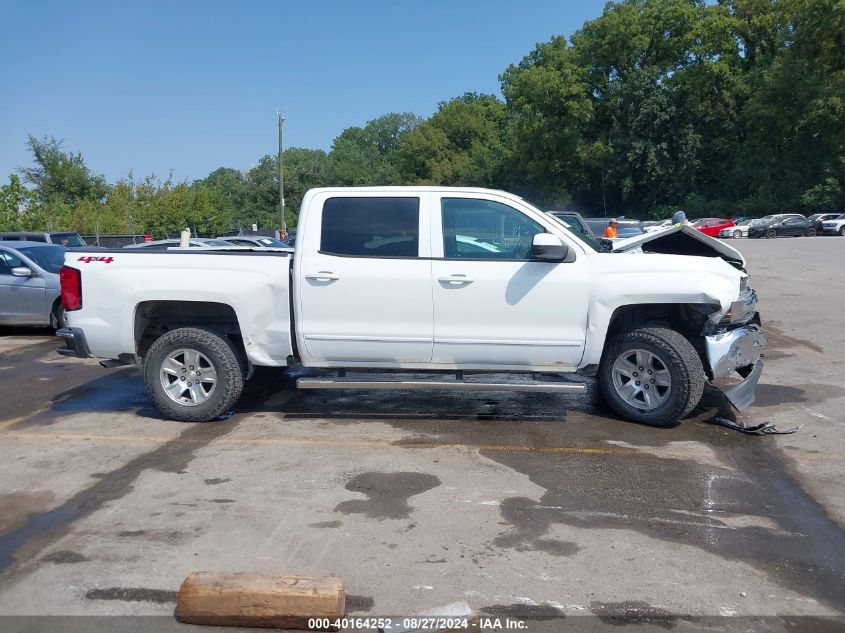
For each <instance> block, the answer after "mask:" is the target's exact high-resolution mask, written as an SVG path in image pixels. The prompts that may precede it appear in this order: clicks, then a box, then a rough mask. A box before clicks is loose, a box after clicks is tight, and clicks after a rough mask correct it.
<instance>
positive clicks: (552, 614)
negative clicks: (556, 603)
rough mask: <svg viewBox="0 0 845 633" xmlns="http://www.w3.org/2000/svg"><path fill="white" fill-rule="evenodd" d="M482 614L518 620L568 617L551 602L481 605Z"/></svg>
mask: <svg viewBox="0 0 845 633" xmlns="http://www.w3.org/2000/svg"><path fill="white" fill-rule="evenodd" d="M479 612H480V613H481V614H482V615H488V616H493V617H497V618H513V619H516V620H560V619H563V618H564V617H566V616H565V615H564V613H563V611H561V610H560V609H558V608H557V607H553V606H552V605H550V604H523V603H521V602H518V603H516V604H492V605H489V606H486V607H481V608H480V609H479Z"/></svg>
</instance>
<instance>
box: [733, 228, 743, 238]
mask: <svg viewBox="0 0 845 633" xmlns="http://www.w3.org/2000/svg"><path fill="white" fill-rule="evenodd" d="M741 237H742V231H740V230H739V229H737V230H736V231H734V238H735V239H739V238H741Z"/></svg>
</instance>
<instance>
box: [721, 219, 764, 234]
mask: <svg viewBox="0 0 845 633" xmlns="http://www.w3.org/2000/svg"><path fill="white" fill-rule="evenodd" d="M762 223H763V220H762V218H754V219H748V220H743V221H742V222H740V223H739V224H734V225H733V226H729V227H727V228H724V229H722V230H721V231H719V237H733V238H736V239H739V238H741V237H748V229H750V228H751V227H752V226H757V225H758V224H762Z"/></svg>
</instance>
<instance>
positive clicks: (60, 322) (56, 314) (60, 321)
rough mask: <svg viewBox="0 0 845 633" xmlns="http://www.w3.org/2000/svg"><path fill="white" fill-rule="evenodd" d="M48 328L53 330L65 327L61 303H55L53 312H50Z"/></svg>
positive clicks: (65, 321)
mask: <svg viewBox="0 0 845 633" xmlns="http://www.w3.org/2000/svg"><path fill="white" fill-rule="evenodd" d="M50 327H51V328H53V329H54V330H58V329H61V328H63V327H67V314H66V313H65V307H64V306H63V305H62V303H61V301H56V303H55V304H54V305H53V310H52V311H51V312H50Z"/></svg>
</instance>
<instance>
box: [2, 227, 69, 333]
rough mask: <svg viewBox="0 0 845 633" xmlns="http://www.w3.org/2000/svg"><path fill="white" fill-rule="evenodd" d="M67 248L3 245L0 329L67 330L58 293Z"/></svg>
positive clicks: (8, 243)
mask: <svg viewBox="0 0 845 633" xmlns="http://www.w3.org/2000/svg"><path fill="white" fill-rule="evenodd" d="M66 250H67V249H66V248H65V247H64V246H59V245H57V244H45V243H43V242H20V241H17V242H0V325H49V326H50V327H53V328H60V327H64V325H65V311H64V308H62V302H61V299H60V289H59V269H61V267H62V264H64V261H65V251H66Z"/></svg>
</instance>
